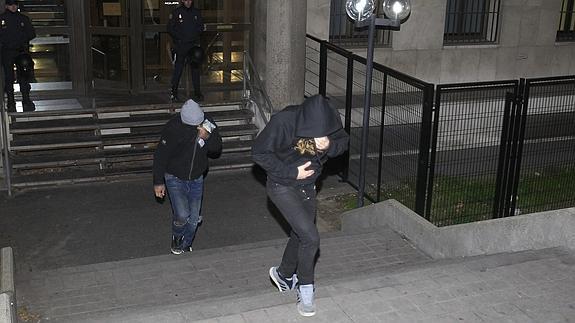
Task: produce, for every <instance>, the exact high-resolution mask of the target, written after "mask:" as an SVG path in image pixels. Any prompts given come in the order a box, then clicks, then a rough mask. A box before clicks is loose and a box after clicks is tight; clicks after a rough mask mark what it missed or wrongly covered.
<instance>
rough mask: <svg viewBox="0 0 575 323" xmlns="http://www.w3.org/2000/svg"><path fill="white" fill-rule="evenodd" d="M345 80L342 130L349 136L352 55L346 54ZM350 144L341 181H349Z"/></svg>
mask: <svg viewBox="0 0 575 323" xmlns="http://www.w3.org/2000/svg"><path fill="white" fill-rule="evenodd" d="M346 76H347V78H346V84H345V115H344V118H345V120H344V129H345V131H346V132H347V133H348V134H349V135H351V105H352V104H353V54H352V53H348V57H347V75H346ZM350 146H351V144H350V143H349V141H348V143H347V150H346V151H345V154H344V158H345V165H344V169H343V174H342V177H343V178H342V179H343V180H344V181H346V182H347V181H348V180H349V156H350V154H349V148H350Z"/></svg>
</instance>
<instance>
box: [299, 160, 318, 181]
mask: <svg viewBox="0 0 575 323" xmlns="http://www.w3.org/2000/svg"><path fill="white" fill-rule="evenodd" d="M310 165H311V162H310V161H308V162H307V163H305V164H303V165H301V166H299V167H298V168H297V179H305V178H308V177H310V176H311V175H313V173H315V171H314V170H313V169H311V170H307V169H306V168H308V167H309V166H310Z"/></svg>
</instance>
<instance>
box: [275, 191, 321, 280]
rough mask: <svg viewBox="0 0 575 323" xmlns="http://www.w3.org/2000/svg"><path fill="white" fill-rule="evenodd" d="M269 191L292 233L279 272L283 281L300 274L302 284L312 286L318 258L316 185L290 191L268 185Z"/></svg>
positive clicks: (299, 278)
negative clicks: (295, 273)
mask: <svg viewBox="0 0 575 323" xmlns="http://www.w3.org/2000/svg"><path fill="white" fill-rule="evenodd" d="M267 191H268V196H269V197H270V199H271V200H272V202H273V203H274V204H275V205H276V207H277V208H278V209H279V210H280V212H281V213H282V215H283V216H284V218H285V219H286V221H287V222H288V223H289V225H290V226H291V229H292V232H291V233H290V238H289V241H288V243H287V246H286V248H285V250H284V254H283V257H282V262H281V265H280V266H279V269H278V271H279V272H280V274H281V275H282V276H284V277H290V276H291V275H292V274H293V273H294V272H297V275H298V280H299V282H300V284H302V285H306V284H313V282H314V274H315V273H314V272H315V258H316V255H317V251H318V250H319V232H318V231H317V227H316V225H315V215H316V203H317V202H316V193H315V187H314V185H313V184H311V185H308V186H305V187H288V186H283V185H280V184H277V183H273V182H268V184H267Z"/></svg>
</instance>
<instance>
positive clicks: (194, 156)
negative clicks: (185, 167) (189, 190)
mask: <svg viewBox="0 0 575 323" xmlns="http://www.w3.org/2000/svg"><path fill="white" fill-rule="evenodd" d="M198 137H199V135H196V140H194V153H193V154H192V163H191V164H190V173H189V174H188V179H189V180H190V181H191V180H192V170H193V169H194V160H195V159H196V149H198Z"/></svg>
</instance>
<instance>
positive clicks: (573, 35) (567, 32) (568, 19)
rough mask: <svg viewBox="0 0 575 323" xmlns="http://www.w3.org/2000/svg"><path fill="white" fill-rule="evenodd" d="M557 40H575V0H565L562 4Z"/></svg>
mask: <svg viewBox="0 0 575 323" xmlns="http://www.w3.org/2000/svg"><path fill="white" fill-rule="evenodd" d="M556 40H557V41H558V42H563V41H575V0H563V3H562V4H561V16H560V17H559V28H558V29H557V37H556Z"/></svg>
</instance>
